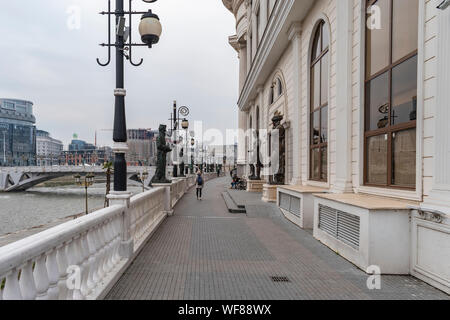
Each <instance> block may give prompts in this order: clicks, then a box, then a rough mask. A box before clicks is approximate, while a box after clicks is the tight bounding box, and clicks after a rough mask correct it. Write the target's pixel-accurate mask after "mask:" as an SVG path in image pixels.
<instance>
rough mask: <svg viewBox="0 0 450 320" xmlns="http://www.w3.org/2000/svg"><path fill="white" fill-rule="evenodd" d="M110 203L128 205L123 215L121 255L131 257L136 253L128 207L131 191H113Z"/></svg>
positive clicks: (109, 196) (126, 257)
mask: <svg viewBox="0 0 450 320" xmlns="http://www.w3.org/2000/svg"><path fill="white" fill-rule="evenodd" d="M108 199H109V205H110V206H114V205H124V206H125V207H126V210H125V212H124V213H123V216H122V230H121V241H120V246H119V255H120V256H121V257H122V258H125V259H129V258H131V257H132V256H133V253H134V241H133V238H131V234H130V226H131V221H130V214H129V212H128V208H129V207H130V199H131V192H128V191H124V192H120V191H112V192H111V193H110V194H109V195H108Z"/></svg>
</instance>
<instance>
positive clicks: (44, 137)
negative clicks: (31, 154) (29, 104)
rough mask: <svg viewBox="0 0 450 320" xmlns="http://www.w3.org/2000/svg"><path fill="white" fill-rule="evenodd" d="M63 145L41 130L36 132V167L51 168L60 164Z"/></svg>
mask: <svg viewBox="0 0 450 320" xmlns="http://www.w3.org/2000/svg"><path fill="white" fill-rule="evenodd" d="M62 151H63V143H62V142H61V141H59V140H56V139H54V138H52V137H51V136H50V133H48V132H47V131H43V130H37V131H36V155H37V159H36V160H37V165H38V166H51V165H54V164H61V157H60V156H61V154H62Z"/></svg>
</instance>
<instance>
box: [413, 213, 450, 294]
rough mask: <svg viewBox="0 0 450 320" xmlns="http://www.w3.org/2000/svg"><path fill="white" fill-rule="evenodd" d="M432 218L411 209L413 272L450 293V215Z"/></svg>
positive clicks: (414, 274)
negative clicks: (439, 218) (436, 218)
mask: <svg viewBox="0 0 450 320" xmlns="http://www.w3.org/2000/svg"><path fill="white" fill-rule="evenodd" d="M430 218H431V217H430V216H421V215H420V214H419V213H418V212H417V211H413V213H412V222H411V274H412V275H413V276H415V277H417V278H419V279H421V280H423V281H425V282H427V283H429V284H430V285H432V286H434V287H436V288H439V289H441V290H442V291H444V292H446V293H448V294H450V217H448V216H447V218H444V219H443V221H442V222H441V223H438V222H435V221H432V219H430Z"/></svg>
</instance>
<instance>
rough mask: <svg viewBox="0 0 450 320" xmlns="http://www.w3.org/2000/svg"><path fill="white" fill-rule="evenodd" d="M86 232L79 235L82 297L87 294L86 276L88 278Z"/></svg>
mask: <svg viewBox="0 0 450 320" xmlns="http://www.w3.org/2000/svg"><path fill="white" fill-rule="evenodd" d="M86 237H87V233H84V234H82V235H81V237H80V253H81V263H80V264H81V266H82V269H83V273H82V276H81V293H82V294H83V296H84V297H86V296H87V295H88V294H89V288H88V278H89V269H90V268H89V248H88V246H87V239H86Z"/></svg>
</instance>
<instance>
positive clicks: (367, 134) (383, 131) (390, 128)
mask: <svg viewBox="0 0 450 320" xmlns="http://www.w3.org/2000/svg"><path fill="white" fill-rule="evenodd" d="M378 1H379V0H364V4H365V9H366V10H365V12H366V14H365V20H367V18H368V13H367V12H368V9H369V8H370V7H371V6H372V5H374V4H376V2H378ZM388 1H389V64H388V65H387V66H386V67H384V68H383V69H381V70H379V71H377V72H375V73H374V74H373V75H368V64H369V63H368V59H367V55H368V52H369V50H368V46H369V42H368V41H367V36H368V32H367V27H365V34H364V40H365V46H364V57H365V59H364V61H365V63H364V68H363V69H364V76H363V79H364V87H363V88H364V90H363V91H364V99H363V105H362V108H363V110H364V112H363V113H364V117H363V185H364V186H366V187H375V188H385V189H394V190H405V191H416V190H417V167H418V166H419V163H418V162H417V161H416V168H415V170H414V173H415V176H416V177H415V178H416V179H415V180H416V182H415V184H414V186H413V187H408V186H401V185H395V184H393V181H392V178H393V172H392V170H393V161H394V153H393V142H394V138H393V135H394V134H395V133H399V132H402V131H406V130H411V129H415V130H416V160H417V152H418V149H417V139H419V135H418V125H417V117H416V120H411V121H409V122H404V123H400V124H395V125H392V101H393V97H392V88H393V87H392V73H393V70H394V69H395V68H396V67H398V66H400V65H401V64H403V63H404V62H406V61H408V60H409V59H413V58H414V57H417V59H418V58H419V39H417V49H415V50H414V51H412V52H410V53H408V54H406V55H405V56H404V57H402V58H400V59H398V60H397V61H393V43H392V42H393V29H394V21H393V19H394V6H393V1H395V0H388ZM419 6H420V1H419ZM419 15H420V13H419ZM417 22H418V20H417ZM417 27H418V28H419V23H417ZM385 73H387V74H388V79H389V80H388V87H389V88H388V99H389V102H388V105H389V110H388V125H387V126H386V127H385V128H380V129H376V130H370V127H369V128H368V119H369V118H368V117H369V112H370V105H369V104H368V102H369V101H368V95H367V92H368V91H367V90H368V87H369V85H370V83H371V82H372V81H373V80H375V79H376V78H378V77H379V76H382V75H383V74H385ZM417 73H418V76H419V60H418V61H417ZM417 82H418V79H417ZM417 91H419V83H417ZM417 95H418V92H417ZM369 126H370V125H369ZM382 135H387V139H388V142H387V168H386V170H387V176H386V184H376V183H369V182H368V177H369V166H368V160H369V157H368V152H369V150H368V143H367V141H368V139H369V138H372V137H377V136H382Z"/></svg>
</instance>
